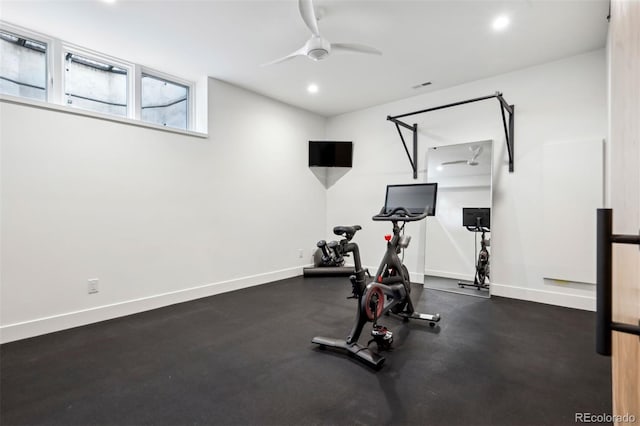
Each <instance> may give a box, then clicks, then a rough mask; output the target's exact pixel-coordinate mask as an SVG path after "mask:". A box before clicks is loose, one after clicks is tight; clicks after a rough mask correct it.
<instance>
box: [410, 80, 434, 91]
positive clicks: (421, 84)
mask: <svg viewBox="0 0 640 426" xmlns="http://www.w3.org/2000/svg"><path fill="white" fill-rule="evenodd" d="M430 84H431V82H430V81H425V82H424V83H420V84H416V85H415V86H412V87H411V88H412V89H420V88H421V87H425V86H428V85H430Z"/></svg>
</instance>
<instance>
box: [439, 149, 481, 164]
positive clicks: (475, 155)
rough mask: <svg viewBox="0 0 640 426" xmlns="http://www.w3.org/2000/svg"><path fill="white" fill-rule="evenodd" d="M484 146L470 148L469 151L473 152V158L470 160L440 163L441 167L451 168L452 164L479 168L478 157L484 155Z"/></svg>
mask: <svg viewBox="0 0 640 426" xmlns="http://www.w3.org/2000/svg"><path fill="white" fill-rule="evenodd" d="M482 149H483V148H482V145H476V146H470V147H469V151H471V158H470V159H469V160H456V161H445V162H443V163H440V165H441V166H450V165H452V164H466V165H467V166H477V165H478V164H479V163H478V161H477V160H478V157H479V156H480V154H482Z"/></svg>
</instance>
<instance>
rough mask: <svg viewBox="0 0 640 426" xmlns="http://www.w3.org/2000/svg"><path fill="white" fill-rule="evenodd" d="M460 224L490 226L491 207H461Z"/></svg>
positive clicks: (473, 226)
mask: <svg viewBox="0 0 640 426" xmlns="http://www.w3.org/2000/svg"><path fill="white" fill-rule="evenodd" d="M462 226H467V227H472V228H475V227H480V228H491V209H490V208H488V207H487V208H485V207H482V208H471V207H463V208H462Z"/></svg>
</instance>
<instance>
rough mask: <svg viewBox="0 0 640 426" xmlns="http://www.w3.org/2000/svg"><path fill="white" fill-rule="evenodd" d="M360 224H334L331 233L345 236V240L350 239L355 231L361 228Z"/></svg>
mask: <svg viewBox="0 0 640 426" xmlns="http://www.w3.org/2000/svg"><path fill="white" fill-rule="evenodd" d="M361 229H362V226H360V225H353V226H336V227H335V228H333V233H334V234H336V235H340V236H343V237H345V238H346V239H347V240H351V239H352V238H353V236H354V235H355V234H356V232H357V231H359V230H361Z"/></svg>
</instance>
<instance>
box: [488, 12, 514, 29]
mask: <svg viewBox="0 0 640 426" xmlns="http://www.w3.org/2000/svg"><path fill="white" fill-rule="evenodd" d="M509 23H510V21H509V17H508V16H507V15H500V16H498V17H496V19H494V20H493V23H492V24H491V26H492V27H493V29H494V30H495V31H502V30H504V29H505V28H507V27H508V26H509Z"/></svg>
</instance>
